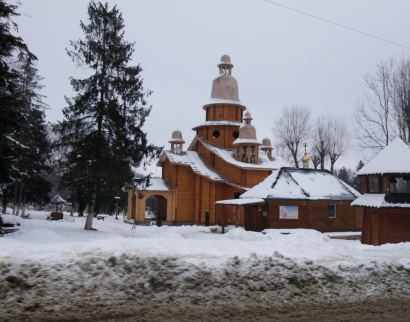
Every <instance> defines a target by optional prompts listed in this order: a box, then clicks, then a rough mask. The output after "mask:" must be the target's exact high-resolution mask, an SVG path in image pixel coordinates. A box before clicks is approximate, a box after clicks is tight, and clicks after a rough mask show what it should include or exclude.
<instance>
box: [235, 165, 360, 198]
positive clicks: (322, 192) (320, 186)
mask: <svg viewBox="0 0 410 322" xmlns="http://www.w3.org/2000/svg"><path fill="white" fill-rule="evenodd" d="M359 196H360V193H359V192H358V191H356V190H355V189H353V188H352V187H350V186H349V185H348V184H346V183H345V182H343V181H342V180H340V179H339V178H338V177H336V176H334V175H333V174H331V173H330V172H329V171H327V170H315V169H302V168H289V167H284V168H281V169H280V170H277V171H274V172H273V173H272V174H271V175H270V176H269V177H267V178H266V179H265V180H264V181H262V182H261V183H260V184H258V185H256V186H255V187H253V188H252V189H250V190H249V191H247V192H245V193H243V194H242V195H241V198H263V199H265V200H278V199H293V200H295V199H296V200H354V199H356V198H357V197H359Z"/></svg>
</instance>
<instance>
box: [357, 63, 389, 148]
mask: <svg viewBox="0 0 410 322" xmlns="http://www.w3.org/2000/svg"><path fill="white" fill-rule="evenodd" d="M393 72H394V62H393V60H390V61H388V62H382V63H380V64H378V65H377V70H376V73H375V74H374V75H370V74H368V75H366V76H365V77H364V81H365V85H366V87H367V89H368V92H367V93H365V98H366V99H365V101H364V102H361V101H359V102H358V103H357V105H356V110H355V112H354V114H353V127H354V132H353V133H354V134H353V136H354V138H355V139H356V143H357V148H358V149H359V150H362V151H363V150H372V151H373V152H378V151H380V150H381V149H382V148H384V147H385V146H387V145H388V144H389V142H390V141H391V140H392V139H393V138H394V137H395V136H396V134H397V126H396V125H395V124H396V121H395V120H394V115H395V109H394V90H393V78H394V76H393Z"/></svg>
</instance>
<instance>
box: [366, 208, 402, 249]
mask: <svg viewBox="0 0 410 322" xmlns="http://www.w3.org/2000/svg"><path fill="white" fill-rule="evenodd" d="M409 241H410V209H408V208H368V207H366V208H364V213H363V230H362V243H363V244H368V245H374V246H378V245H382V244H386V243H401V242H409Z"/></svg>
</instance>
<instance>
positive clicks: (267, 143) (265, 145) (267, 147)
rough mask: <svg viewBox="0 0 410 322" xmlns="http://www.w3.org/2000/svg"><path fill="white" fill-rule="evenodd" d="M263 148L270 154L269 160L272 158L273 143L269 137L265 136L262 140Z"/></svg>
mask: <svg viewBox="0 0 410 322" xmlns="http://www.w3.org/2000/svg"><path fill="white" fill-rule="evenodd" d="M261 150H262V151H263V152H265V154H266V155H267V156H268V158H269V160H272V150H273V148H272V143H271V141H270V140H269V139H268V138H264V139H263V140H262V145H261Z"/></svg>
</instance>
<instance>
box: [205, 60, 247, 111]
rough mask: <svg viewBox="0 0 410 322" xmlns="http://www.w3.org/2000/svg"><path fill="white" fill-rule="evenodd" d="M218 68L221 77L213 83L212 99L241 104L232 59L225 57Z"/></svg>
mask: <svg viewBox="0 0 410 322" xmlns="http://www.w3.org/2000/svg"><path fill="white" fill-rule="evenodd" d="M218 68H219V75H220V76H219V77H217V78H215V79H214V81H213V83H212V92H211V99H215V100H224V101H233V102H238V103H240V101H239V90H238V81H237V80H236V79H235V77H233V76H232V68H233V65H232V64H231V58H230V57H229V56H228V55H223V56H222V57H221V63H220V64H218Z"/></svg>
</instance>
